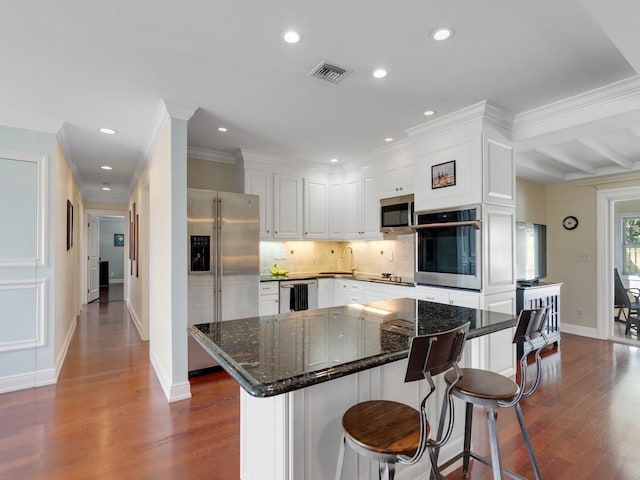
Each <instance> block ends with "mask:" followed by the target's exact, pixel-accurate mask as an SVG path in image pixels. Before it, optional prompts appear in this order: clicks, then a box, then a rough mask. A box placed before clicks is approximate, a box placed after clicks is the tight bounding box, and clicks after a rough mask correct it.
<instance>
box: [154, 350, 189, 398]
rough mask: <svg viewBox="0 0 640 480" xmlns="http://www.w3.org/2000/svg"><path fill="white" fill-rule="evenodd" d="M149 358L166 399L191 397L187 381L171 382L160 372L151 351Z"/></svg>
mask: <svg viewBox="0 0 640 480" xmlns="http://www.w3.org/2000/svg"><path fill="white" fill-rule="evenodd" d="M149 360H150V361H151V366H152V367H153V370H154V371H155V372H156V377H157V378H158V382H160V387H162V391H163V392H164V395H165V397H167V401H168V402H169V403H172V402H177V401H179V400H186V399H188V398H191V386H190V384H189V382H188V381H187V382H182V383H175V384H172V383H171V382H170V381H169V379H167V378H165V376H164V375H163V374H162V370H161V369H160V367H159V363H158V362H157V360H156V358H155V356H154V355H153V353H151V352H149Z"/></svg>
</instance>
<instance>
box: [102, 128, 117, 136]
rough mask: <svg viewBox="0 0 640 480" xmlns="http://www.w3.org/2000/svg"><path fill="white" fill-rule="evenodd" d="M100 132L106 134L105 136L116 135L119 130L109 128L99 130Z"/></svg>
mask: <svg viewBox="0 0 640 480" xmlns="http://www.w3.org/2000/svg"><path fill="white" fill-rule="evenodd" d="M98 131H99V132H100V133H104V134H105V135H115V134H116V133H118V131H117V130H114V129H113V128H107V127H102V128H99V129H98Z"/></svg>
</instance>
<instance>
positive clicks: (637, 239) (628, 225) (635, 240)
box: [622, 216, 640, 274]
mask: <svg viewBox="0 0 640 480" xmlns="http://www.w3.org/2000/svg"><path fill="white" fill-rule="evenodd" d="M622 242H623V243H622V251H623V255H624V273H626V274H630V273H640V216H633V217H623V218H622Z"/></svg>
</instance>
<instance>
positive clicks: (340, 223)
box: [328, 178, 346, 240]
mask: <svg viewBox="0 0 640 480" xmlns="http://www.w3.org/2000/svg"><path fill="white" fill-rule="evenodd" d="M344 192H345V186H344V183H343V182H342V179H341V178H340V179H335V178H332V179H331V180H330V182H329V193H328V195H329V200H328V204H329V213H328V216H329V238H330V239H332V240H342V239H344V236H345V204H346V202H345V198H344Z"/></svg>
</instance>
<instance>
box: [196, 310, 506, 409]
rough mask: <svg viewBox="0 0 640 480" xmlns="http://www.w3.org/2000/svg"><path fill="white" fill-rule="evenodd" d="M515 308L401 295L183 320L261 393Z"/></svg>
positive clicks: (363, 364)
mask: <svg viewBox="0 0 640 480" xmlns="http://www.w3.org/2000/svg"><path fill="white" fill-rule="evenodd" d="M516 320H517V319H516V316H515V315H507V314H504V313H497V312H489V311H486V310H476V309H472V308H464V307H457V306H454V305H445V304H439V303H432V302H426V301H422V300H414V299H411V298H401V299H397V300H386V301H381V302H373V303H369V304H365V305H348V306H343V307H332V308H323V309H318V310H306V311H301V312H292V313H284V314H280V315H270V316H264V317H252V318H245V319H240V320H230V321H225V322H220V323H205V324H200V325H194V326H190V327H189V328H188V331H189V334H191V335H192V336H193V337H194V338H195V339H196V341H197V342H198V343H199V344H200V345H202V346H203V348H204V349H205V350H206V351H207V352H209V354H210V355H211V356H212V357H214V358H215V359H216V360H217V361H218V363H219V364H220V365H221V366H222V368H224V369H225V370H226V371H227V372H228V373H229V374H230V375H231V376H232V377H233V378H234V379H235V380H236V381H237V382H238V383H239V384H240V385H241V386H242V387H243V388H244V389H245V390H246V391H247V392H248V393H249V394H251V395H253V396H255V397H269V396H272V395H279V394H281V393H286V392H290V391H292V390H297V389H300V388H305V387H308V386H311V385H315V384H318V383H321V382H325V381H328V380H331V379H333V378H338V377H342V376H345V375H349V374H351V373H355V372H359V371H361V370H366V369H369V368H374V367H378V366H380V365H384V364H386V363H390V362H393V361H396V360H400V359H403V358H406V357H407V355H408V354H409V341H410V339H411V337H412V336H415V335H416V334H418V335H422V334H427V333H435V332H441V331H446V330H449V329H451V328H455V327H456V326H459V325H463V324H464V323H466V322H471V325H470V328H469V334H468V336H467V339H471V338H475V337H479V336H482V335H487V334H490V333H493V332H497V331H500V330H503V329H505V328H509V327H512V326H514V325H515V324H516Z"/></svg>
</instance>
